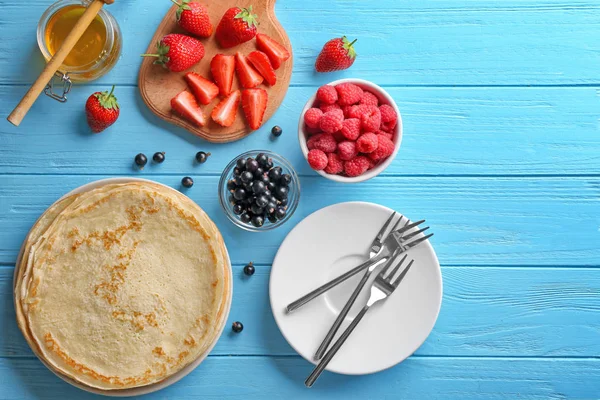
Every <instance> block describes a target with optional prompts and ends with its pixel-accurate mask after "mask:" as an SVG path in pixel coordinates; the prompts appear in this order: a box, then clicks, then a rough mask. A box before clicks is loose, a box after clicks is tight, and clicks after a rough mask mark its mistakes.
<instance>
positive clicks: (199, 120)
mask: <svg viewBox="0 0 600 400" xmlns="http://www.w3.org/2000/svg"><path fill="white" fill-rule="evenodd" d="M171 108H172V109H173V110H174V111H175V112H176V113H177V114H179V115H181V116H182V117H183V118H185V119H187V120H188V121H190V122H191V123H193V124H194V125H196V126H204V124H206V116H205V115H204V113H203V112H202V109H201V108H200V106H199V105H198V102H197V101H196V98H195V97H194V95H193V94H191V93H190V92H188V91H187V90H184V91H183V92H181V93H179V94H178V95H177V96H175V97H173V98H172V99H171Z"/></svg>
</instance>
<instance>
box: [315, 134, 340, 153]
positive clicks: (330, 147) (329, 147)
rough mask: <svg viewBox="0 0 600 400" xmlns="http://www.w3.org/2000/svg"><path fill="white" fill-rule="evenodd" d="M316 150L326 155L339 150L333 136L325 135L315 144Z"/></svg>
mask: <svg viewBox="0 0 600 400" xmlns="http://www.w3.org/2000/svg"><path fill="white" fill-rule="evenodd" d="M314 147H315V149H318V150H321V151H324V152H325V153H333V152H334V151H335V150H336V149H337V142H336V140H335V139H334V137H333V135H331V134H328V133H326V134H323V135H321V137H319V140H317V141H316V142H314Z"/></svg>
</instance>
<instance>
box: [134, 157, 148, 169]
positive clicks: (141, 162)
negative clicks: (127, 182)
mask: <svg viewBox="0 0 600 400" xmlns="http://www.w3.org/2000/svg"><path fill="white" fill-rule="evenodd" d="M134 161H135V165H137V166H138V167H140V169H143V168H144V166H145V165H146V164H147V163H148V158H147V157H146V155H145V154H144V153H139V154H138V155H137V156H135V159H134Z"/></svg>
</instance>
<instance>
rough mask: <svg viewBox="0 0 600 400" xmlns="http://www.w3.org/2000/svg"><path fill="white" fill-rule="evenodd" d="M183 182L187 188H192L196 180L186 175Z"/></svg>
mask: <svg viewBox="0 0 600 400" xmlns="http://www.w3.org/2000/svg"><path fill="white" fill-rule="evenodd" d="M181 184H182V185H183V186H184V187H186V188H191V187H192V186H194V180H193V179H192V178H190V177H189V176H186V177H184V178H183V179H182V180H181Z"/></svg>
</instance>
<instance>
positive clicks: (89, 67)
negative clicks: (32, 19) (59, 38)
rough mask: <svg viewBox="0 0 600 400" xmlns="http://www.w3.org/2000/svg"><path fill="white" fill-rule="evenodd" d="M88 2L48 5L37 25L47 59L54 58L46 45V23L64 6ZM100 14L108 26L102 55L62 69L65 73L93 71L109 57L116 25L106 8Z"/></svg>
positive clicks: (69, 0)
mask: <svg viewBox="0 0 600 400" xmlns="http://www.w3.org/2000/svg"><path fill="white" fill-rule="evenodd" d="M88 3H89V1H88V0H58V1H57V2H55V3H53V4H52V5H51V6H50V7H48V9H46V11H45V12H44V14H42V16H41V18H40V21H39V22H38V26H37V42H38V47H39V48H40V51H41V52H42V54H43V56H44V58H45V59H47V60H49V59H50V58H52V54H51V53H50V50H48V46H47V45H46V40H45V39H44V36H45V31H46V25H47V24H48V22H49V21H50V20H51V19H52V17H53V16H54V15H55V14H56V13H57V12H58V11H59V10H60V9H62V8H64V7H67V6H71V5H79V6H82V7H87V6H88ZM98 16H99V17H100V19H101V20H102V23H103V24H104V27H105V28H106V41H105V42H104V48H103V49H102V53H101V54H102V55H101V56H100V57H99V58H98V59H96V60H94V61H91V62H89V63H87V64H84V65H81V66H78V67H73V66H70V67H68V68H69V70H68V71H61V72H63V73H65V74H87V73H89V72H92V71H93V70H94V67H95V66H96V65H97V64H99V63H102V62H103V61H104V60H106V59H107V58H108V57H109V55H110V50H111V49H112V47H113V46H114V41H115V37H114V31H115V27H114V24H113V21H112V18H111V17H110V14H109V13H108V12H107V11H105V10H104V9H101V10H100V11H99V12H98ZM65 68H66V67H65V66H64V65H63V66H61V68H60V69H61V70H62V69H65Z"/></svg>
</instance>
